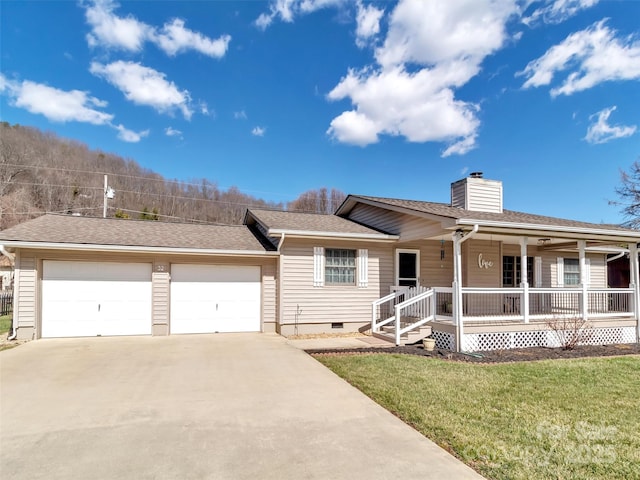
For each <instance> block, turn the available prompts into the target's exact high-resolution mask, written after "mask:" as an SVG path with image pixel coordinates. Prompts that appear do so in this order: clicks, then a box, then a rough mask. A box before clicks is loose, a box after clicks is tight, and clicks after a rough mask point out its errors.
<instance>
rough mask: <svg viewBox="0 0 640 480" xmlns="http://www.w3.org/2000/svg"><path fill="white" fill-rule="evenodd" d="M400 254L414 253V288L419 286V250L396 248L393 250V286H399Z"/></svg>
mask: <svg viewBox="0 0 640 480" xmlns="http://www.w3.org/2000/svg"><path fill="white" fill-rule="evenodd" d="M400 253H414V254H415V255H416V287H417V286H418V285H420V249H416V248H396V250H395V254H394V255H395V285H400V261H399V254H400Z"/></svg>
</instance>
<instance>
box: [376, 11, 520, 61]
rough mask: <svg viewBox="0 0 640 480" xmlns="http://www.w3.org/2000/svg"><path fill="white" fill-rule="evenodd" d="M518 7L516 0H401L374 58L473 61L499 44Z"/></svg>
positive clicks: (505, 34)
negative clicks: (385, 36)
mask: <svg viewBox="0 0 640 480" xmlns="http://www.w3.org/2000/svg"><path fill="white" fill-rule="evenodd" d="M516 12H517V7H516V2H515V0H460V1H456V2H451V1H447V0H440V1H436V0H433V1H428V2H424V1H422V0H400V2H398V5H397V7H396V8H395V10H394V11H393V12H392V14H391V18H390V21H389V32H388V34H387V38H386V40H385V42H384V45H383V46H382V47H380V48H379V49H378V51H377V52H376V59H377V60H378V63H379V64H380V65H383V66H390V65H398V64H401V63H407V62H414V63H417V64H420V65H433V64H435V63H440V62H445V61H452V60H466V61H468V62H472V63H475V64H476V65H477V64H479V63H480V62H481V61H482V60H483V59H484V58H485V57H486V56H487V55H489V54H491V53H493V52H495V51H496V50H498V49H499V48H501V47H502V45H503V44H504V42H505V40H506V38H507V32H506V22H507V20H508V19H509V18H510V17H511V16H512V15H514V14H515V13H516Z"/></svg>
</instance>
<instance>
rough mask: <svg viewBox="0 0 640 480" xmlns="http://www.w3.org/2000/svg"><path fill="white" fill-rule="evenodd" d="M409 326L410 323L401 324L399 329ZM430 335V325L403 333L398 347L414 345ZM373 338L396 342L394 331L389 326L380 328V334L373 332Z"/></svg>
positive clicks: (393, 328)
mask: <svg viewBox="0 0 640 480" xmlns="http://www.w3.org/2000/svg"><path fill="white" fill-rule="evenodd" d="M407 325H410V323H406V324H405V325H402V324H401V328H402V327H405V326H407ZM429 335H431V325H429V324H426V325H422V326H421V327H418V328H416V329H415V330H411V331H409V332H406V333H403V334H402V335H400V345H407V344H411V343H416V342H419V341H420V340H422V339H423V338H426V337H428V336H429ZM373 336H374V337H376V338H380V339H382V340H387V341H389V342H392V343H395V342H396V329H395V327H391V326H384V327H382V331H381V332H374V333H373Z"/></svg>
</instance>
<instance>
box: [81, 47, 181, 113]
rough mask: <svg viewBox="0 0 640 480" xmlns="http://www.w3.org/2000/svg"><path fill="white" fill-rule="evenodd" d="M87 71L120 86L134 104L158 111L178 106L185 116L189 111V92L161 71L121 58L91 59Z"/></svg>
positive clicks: (170, 109) (166, 110) (167, 110)
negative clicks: (108, 62)
mask: <svg viewBox="0 0 640 480" xmlns="http://www.w3.org/2000/svg"><path fill="white" fill-rule="evenodd" d="M90 71H91V73H93V74H94V75H97V76H99V77H102V78H104V79H105V80H107V81H108V82H109V83H111V84H112V85H114V86H115V87H117V88H118V89H120V90H121V91H122V93H124V95H125V97H126V98H127V100H130V101H131V102H133V103H135V104H137V105H147V106H150V107H152V108H154V109H156V110H157V111H158V112H161V113H165V112H171V111H173V110H174V109H178V110H180V111H181V112H182V114H183V115H184V117H185V118H187V119H190V118H191V115H192V114H193V110H192V109H191V107H190V103H191V97H190V96H189V92H188V91H187V90H179V89H178V87H176V85H175V84H174V83H173V82H168V81H167V80H166V79H165V74H164V73H161V72H158V71H156V70H154V69H152V68H149V67H145V66H143V65H140V64H139V63H135V62H124V61H122V60H118V61H117V62H113V63H110V64H108V65H103V64H101V63H97V62H93V63H91V68H90Z"/></svg>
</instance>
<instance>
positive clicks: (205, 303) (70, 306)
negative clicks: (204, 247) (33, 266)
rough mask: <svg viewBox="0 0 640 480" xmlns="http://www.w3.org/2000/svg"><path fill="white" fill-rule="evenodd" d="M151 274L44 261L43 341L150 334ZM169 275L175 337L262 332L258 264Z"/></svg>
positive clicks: (183, 269)
mask: <svg viewBox="0 0 640 480" xmlns="http://www.w3.org/2000/svg"><path fill="white" fill-rule="evenodd" d="M152 270H153V264H152V263H129V262H127V263H118V262H85V261H60V260H44V261H43V262H42V297H41V298H42V310H41V311H42V316H41V325H42V326H41V336H42V337H79V336H100V335H102V336H112V335H150V334H151V333H152V310H153V302H154V298H153V295H154V294H155V293H154V288H153V285H152ZM170 270H171V272H170V282H169V292H166V293H168V298H169V304H170V317H169V325H170V332H171V333H172V334H175V333H213V332H245V331H260V318H261V269H260V267H259V266H245V265H202V264H172V265H171V267H170ZM165 297H166V295H165Z"/></svg>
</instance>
